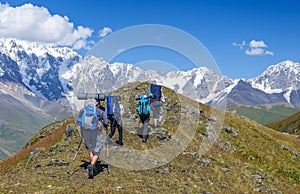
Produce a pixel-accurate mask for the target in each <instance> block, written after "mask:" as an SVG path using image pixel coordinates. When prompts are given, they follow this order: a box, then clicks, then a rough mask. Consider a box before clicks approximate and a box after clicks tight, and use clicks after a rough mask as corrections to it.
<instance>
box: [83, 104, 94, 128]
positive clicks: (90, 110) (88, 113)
mask: <svg viewBox="0 0 300 194" xmlns="http://www.w3.org/2000/svg"><path fill="white" fill-rule="evenodd" d="M97 122H98V111H97V110H96V108H95V107H93V106H92V105H88V106H87V107H86V109H85V110H84V112H83V113H82V115H81V122H80V123H81V127H82V128H84V129H90V130H92V131H94V130H95V129H96V128H97Z"/></svg>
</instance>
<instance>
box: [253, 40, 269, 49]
mask: <svg viewBox="0 0 300 194" xmlns="http://www.w3.org/2000/svg"><path fill="white" fill-rule="evenodd" d="M249 46H250V47H251V48H259V47H260V48H266V47H267V45H266V44H265V43H264V41H262V40H260V41H256V40H251V41H250V43H249Z"/></svg>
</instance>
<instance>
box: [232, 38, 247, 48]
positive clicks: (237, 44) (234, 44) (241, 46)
mask: <svg viewBox="0 0 300 194" xmlns="http://www.w3.org/2000/svg"><path fill="white" fill-rule="evenodd" d="M232 45H233V46H238V47H240V49H243V48H244V46H245V45H246V41H244V40H243V42H242V43H235V42H234V43H232Z"/></svg>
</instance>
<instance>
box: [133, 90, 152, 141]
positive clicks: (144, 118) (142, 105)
mask: <svg viewBox="0 0 300 194" xmlns="http://www.w3.org/2000/svg"><path fill="white" fill-rule="evenodd" d="M151 97H152V95H151V96H150V95H142V96H140V95H137V96H136V100H139V104H138V106H137V108H136V110H137V112H138V114H139V116H140V121H141V122H142V124H143V132H142V141H143V142H144V143H145V142H147V139H148V136H149V135H148V133H149V128H148V125H149V121H150V109H151V108H150V98H151Z"/></svg>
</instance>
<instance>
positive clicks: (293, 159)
mask: <svg viewBox="0 0 300 194" xmlns="http://www.w3.org/2000/svg"><path fill="white" fill-rule="evenodd" d="M148 86H149V84H144V83H133V84H130V85H125V86H123V87H122V88H121V89H120V90H118V91H116V92H114V94H123V97H124V98H123V101H122V103H123V104H124V106H125V110H126V112H125V115H124V118H123V126H124V129H125V131H124V143H125V146H124V147H117V146H116V145H110V146H109V147H108V151H109V152H108V153H109V156H106V147H104V149H103V151H102V152H101V158H102V159H101V162H99V163H98V165H97V169H98V174H97V175H96V176H95V178H94V179H88V178H87V172H86V166H87V164H88V153H87V150H86V149H85V148H84V146H81V148H80V150H79V153H78V155H77V158H76V159H75V162H74V165H73V168H72V169H71V170H70V163H71V161H72V159H73V157H74V154H75V150H76V148H77V146H78V144H79V141H80V137H79V134H78V133H77V132H76V131H77V130H76V127H75V124H74V118H73V117H71V118H69V119H67V120H65V121H62V122H57V123H54V124H52V125H49V126H47V127H45V128H43V129H41V131H40V132H39V133H38V134H36V136H34V137H33V138H32V139H31V140H30V141H29V142H28V144H27V146H26V147H24V149H22V150H21V151H20V152H19V153H18V154H16V155H15V156H14V157H11V158H8V159H6V160H4V161H3V162H1V163H0V170H1V171H0V172H1V175H0V178H1V183H0V192H3V193H9V192H16V193H20V192H21V193H35V192H37V193H74V192H75V193H88V192H89V193H118V192H121V193H158V192H162V193H259V192H267V193H297V192H298V191H300V167H299V162H300V155H299V153H300V146H299V145H300V144H299V141H300V140H299V139H297V138H296V137H294V136H290V135H286V134H282V133H279V132H276V131H274V130H271V129H269V128H266V127H264V126H261V125H258V124H257V123H255V122H253V121H251V120H248V119H246V118H244V117H240V116H238V115H235V114H233V113H226V117H225V121H224V123H223V122H222V121H221V122H220V120H219V119H221V117H218V116H214V114H212V113H213V112H214V110H213V109H212V108H210V107H208V106H205V105H203V104H199V103H198V102H195V101H192V100H190V99H187V98H185V97H182V96H181V95H178V94H176V93H174V91H172V90H169V89H167V88H164V93H165V95H166V96H167V97H168V98H167V101H166V103H165V105H164V108H165V111H166V115H167V116H166V119H165V122H164V124H163V125H162V128H160V129H159V130H158V131H157V130H153V133H152V134H151V135H150V138H149V140H148V142H147V143H146V144H143V143H142V141H141V139H140V138H139V136H138V135H136V134H135V131H137V130H138V129H139V128H138V119H137V115H136V113H135V112H134V108H135V103H136V101H132V100H129V99H132V97H133V96H134V95H135V94H137V93H143V92H145V91H146V89H147V87H148ZM189 115H190V116H189ZM217 115H218V114H217ZM189 119H191V120H189ZM192 120H193V122H191V121H192ZM195 121H196V122H195ZM190 123H193V124H194V126H193V125H190ZM216 123H219V125H216ZM150 124H151V125H150V126H151V127H152V124H153V121H151V122H150ZM67 126H68V127H67ZM217 126H219V127H220V131H218V130H217V129H218V128H217ZM67 128H68V130H73V131H74V133H68V134H69V135H68V136H66V129H67ZM114 138H117V135H116V137H114ZM208 139H211V140H212V139H213V140H216V142H215V144H214V145H213V146H212V147H210V149H207V151H204V150H205V149H206V147H205V146H203V142H205V141H206V140H208ZM185 143H187V144H186V146H184V144H185ZM164 145H171V147H172V148H173V149H172V150H171V151H170V150H169V149H168V150H167V152H164V153H165V155H163V156H164V157H168V156H169V153H171V155H172V153H173V152H174V153H175V152H177V151H179V154H178V155H175V156H174V159H171V160H169V161H168V160H166V161H163V160H161V158H155V155H156V154H157V153H159V152H160V151H162V150H163V149H164ZM206 145H207V144H206ZM135 151H137V152H138V153H141V154H140V155H134V154H133V153H134V152H135ZM136 156H139V158H138V157H136ZM118 162H119V163H118ZM131 162H133V163H131ZM107 164H109V165H108V166H107ZM113 164H114V165H113ZM128 164H135V169H130V168H129V167H132V165H128ZM118 165H122V166H118ZM144 165H148V167H150V168H146V169H143V167H145V166H144ZM107 167H109V168H108V169H109V173H108V172H107ZM146 167H147V166H146ZM68 172H71V173H68Z"/></svg>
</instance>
